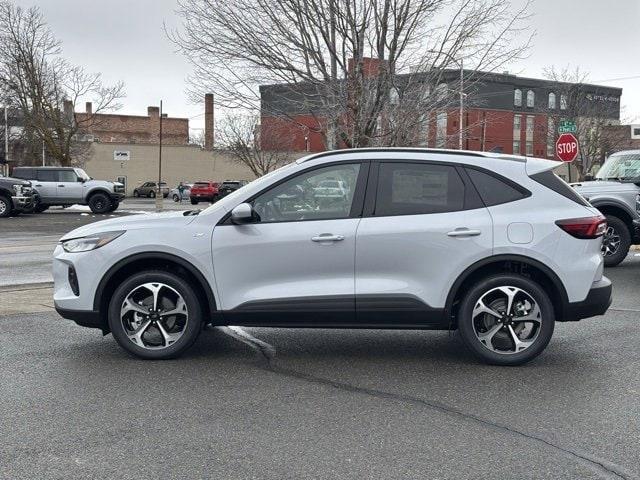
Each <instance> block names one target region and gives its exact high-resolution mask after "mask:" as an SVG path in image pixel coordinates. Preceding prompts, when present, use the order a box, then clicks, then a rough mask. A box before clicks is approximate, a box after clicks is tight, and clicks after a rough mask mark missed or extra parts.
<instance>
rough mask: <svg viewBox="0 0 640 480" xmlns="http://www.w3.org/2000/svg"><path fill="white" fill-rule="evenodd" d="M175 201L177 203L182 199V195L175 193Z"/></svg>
mask: <svg viewBox="0 0 640 480" xmlns="http://www.w3.org/2000/svg"><path fill="white" fill-rule="evenodd" d="M173 201H174V202H176V203H177V202H179V201H180V197H179V196H178V195H177V194H175V193H174V194H173Z"/></svg>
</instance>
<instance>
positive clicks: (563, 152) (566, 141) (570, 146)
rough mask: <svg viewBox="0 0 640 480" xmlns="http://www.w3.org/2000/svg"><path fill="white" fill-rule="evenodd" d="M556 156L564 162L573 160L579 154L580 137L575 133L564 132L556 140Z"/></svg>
mask: <svg viewBox="0 0 640 480" xmlns="http://www.w3.org/2000/svg"><path fill="white" fill-rule="evenodd" d="M556 156H557V157H558V158H559V159H560V160H562V161H563V162H573V161H574V160H575V159H576V157H577V156H578V139H576V137H575V135H574V134H573V133H563V134H561V135H560V136H559V137H558V140H557V141H556Z"/></svg>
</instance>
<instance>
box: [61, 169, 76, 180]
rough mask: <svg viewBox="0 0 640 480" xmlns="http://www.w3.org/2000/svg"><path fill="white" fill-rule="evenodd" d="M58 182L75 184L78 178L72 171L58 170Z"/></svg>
mask: <svg viewBox="0 0 640 480" xmlns="http://www.w3.org/2000/svg"><path fill="white" fill-rule="evenodd" d="M58 181H59V182H65V183H71V182H77V181H78V176H77V175H76V172H74V171H73V170H60V171H58Z"/></svg>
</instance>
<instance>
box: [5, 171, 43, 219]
mask: <svg viewBox="0 0 640 480" xmlns="http://www.w3.org/2000/svg"><path fill="white" fill-rule="evenodd" d="M34 203H35V194H34V193H33V190H32V188H31V183H29V182H27V181H25V180H21V179H19V178H12V177H3V176H2V175H0V217H8V216H11V215H17V214H19V213H21V212H31V211H32V210H33V206H34Z"/></svg>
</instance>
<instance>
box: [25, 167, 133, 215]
mask: <svg viewBox="0 0 640 480" xmlns="http://www.w3.org/2000/svg"><path fill="white" fill-rule="evenodd" d="M13 176H14V177H16V178H21V179H23V180H30V181H31V184H32V186H33V188H34V190H35V191H36V192H37V194H38V196H39V201H38V204H37V205H36V206H35V211H36V212H43V211H45V210H46V209H47V208H49V207H51V206H54V205H59V206H69V205H74V204H79V205H89V208H91V211H92V212H93V213H107V212H113V211H114V210H115V209H117V208H118V205H119V204H120V201H121V200H122V199H123V198H124V196H125V193H124V185H123V184H122V183H118V182H107V181H104V180H94V179H93V178H91V177H90V176H89V175H87V173H86V172H85V171H84V170H82V169H81V168H73V167H16V168H14V169H13Z"/></svg>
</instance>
